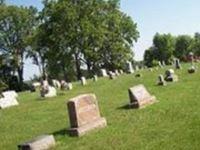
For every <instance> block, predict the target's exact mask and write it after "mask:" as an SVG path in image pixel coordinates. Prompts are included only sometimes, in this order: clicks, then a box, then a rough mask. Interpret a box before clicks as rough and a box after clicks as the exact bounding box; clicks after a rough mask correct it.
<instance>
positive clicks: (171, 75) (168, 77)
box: [165, 69, 178, 82]
mask: <svg viewBox="0 0 200 150" xmlns="http://www.w3.org/2000/svg"><path fill="white" fill-rule="evenodd" d="M165 81H167V82H177V81H178V76H177V75H176V74H175V72H174V70H173V69H169V70H167V71H166V72H165Z"/></svg>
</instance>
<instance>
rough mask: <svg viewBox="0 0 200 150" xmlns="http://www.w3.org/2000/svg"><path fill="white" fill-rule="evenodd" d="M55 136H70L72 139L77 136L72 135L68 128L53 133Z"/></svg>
mask: <svg viewBox="0 0 200 150" xmlns="http://www.w3.org/2000/svg"><path fill="white" fill-rule="evenodd" d="M52 134H53V135H54V136H68V137H70V138H75V137H77V136H75V135H72V134H70V132H69V130H68V129H67V128H65V129H61V130H59V131H56V132H53V133H52Z"/></svg>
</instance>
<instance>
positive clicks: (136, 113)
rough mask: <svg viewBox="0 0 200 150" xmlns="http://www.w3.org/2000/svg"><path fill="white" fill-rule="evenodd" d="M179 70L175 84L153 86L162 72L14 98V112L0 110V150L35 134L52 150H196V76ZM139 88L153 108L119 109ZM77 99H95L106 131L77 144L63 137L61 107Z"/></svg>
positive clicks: (199, 96)
mask: <svg viewBox="0 0 200 150" xmlns="http://www.w3.org/2000/svg"><path fill="white" fill-rule="evenodd" d="M188 66H189V64H185V65H184V68H183V69H182V70H176V73H177V74H178V75H179V82H177V83H170V84H168V85H167V86H166V87H161V86H156V82H157V77H158V75H159V74H161V73H162V74H164V72H165V70H166V69H160V70H158V71H154V72H150V71H147V70H144V71H141V73H142V75H143V76H142V77H141V78H135V77H134V75H123V76H120V77H118V79H116V80H109V79H107V78H101V79H99V81H98V82H96V83H95V82H92V81H89V84H88V85H87V86H85V87H83V86H81V85H79V84H78V83H76V84H75V85H74V89H73V90H72V91H65V92H61V91H59V92H58V96H57V97H55V98H50V99H46V100H43V99H40V97H39V93H38V92H36V93H29V92H25V93H20V96H19V98H18V99H19V100H18V101H19V103H20V105H19V106H17V107H12V108H8V109H4V110H0V150H14V149H17V145H18V144H19V143H21V142H24V141H27V140H29V139H32V138H34V137H36V136H38V135H41V134H54V136H55V139H56V143H57V145H56V147H55V148H54V149H56V150H66V149H69V150H72V149H74V150H104V149H105V150H107V149H108V150H129V149H130V150H132V149H135V150H161V149H162V150H199V149H200V71H198V72H197V73H195V74H188V73H187V68H188ZM141 83H142V84H144V85H145V86H146V88H147V89H148V90H149V92H150V93H151V94H152V95H155V96H156V97H157V100H158V101H159V102H158V103H155V104H153V105H150V106H148V107H146V108H144V109H124V108H123V106H124V105H126V104H128V103H129V97H128V88H129V87H132V86H135V85H137V84H141ZM83 93H95V94H96V96H97V98H98V102H99V107H100V111H101V115H102V116H103V117H105V118H106V119H107V122H108V126H107V127H106V128H103V129H100V130H95V131H92V132H90V133H89V134H87V135H85V136H83V137H80V138H77V137H70V136H68V134H66V129H67V128H69V120H68V113H67V107H66V102H67V100H69V99H70V98H72V97H74V96H77V95H79V94H83Z"/></svg>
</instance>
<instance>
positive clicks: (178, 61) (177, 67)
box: [175, 59, 181, 69]
mask: <svg viewBox="0 0 200 150" xmlns="http://www.w3.org/2000/svg"><path fill="white" fill-rule="evenodd" d="M175 68H176V69H181V64H180V60H179V59H175Z"/></svg>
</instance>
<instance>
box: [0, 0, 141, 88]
mask: <svg viewBox="0 0 200 150" xmlns="http://www.w3.org/2000/svg"><path fill="white" fill-rule="evenodd" d="M43 4H44V8H43V9H42V10H41V11H39V12H38V11H37V9H36V8H34V7H29V8H27V7H17V6H9V5H6V3H5V2H3V1H2V2H1V5H0V12H1V13H0V75H1V80H2V81H3V82H4V83H6V84H7V85H8V86H9V87H10V88H13V86H14V87H15V89H16V88H17V87H19V89H18V90H21V89H22V88H23V69H24V61H25V58H31V59H32V60H33V63H34V64H36V65H38V67H39V70H40V73H41V76H43V75H45V74H48V76H49V77H51V78H56V79H65V80H66V81H71V80H76V79H80V77H81V76H82V75H85V76H92V75H93V74H97V73H98V72H99V70H100V69H101V68H105V69H107V70H114V69H124V67H125V64H126V62H127V61H133V56H134V53H133V51H132V47H133V45H134V42H135V41H137V39H138V37H139V32H138V31H137V24H136V23H135V22H134V21H133V20H132V19H131V17H130V16H127V15H126V14H125V13H123V12H121V11H120V5H119V4H120V1H119V0H44V1H43ZM13 82H14V83H13Z"/></svg>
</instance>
